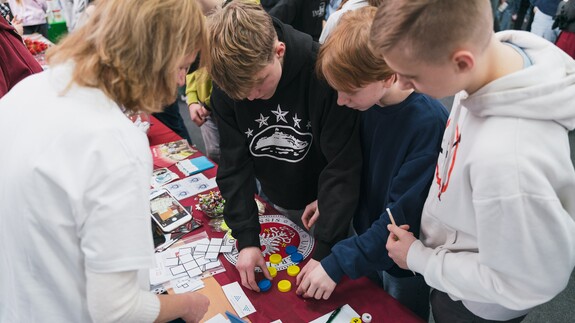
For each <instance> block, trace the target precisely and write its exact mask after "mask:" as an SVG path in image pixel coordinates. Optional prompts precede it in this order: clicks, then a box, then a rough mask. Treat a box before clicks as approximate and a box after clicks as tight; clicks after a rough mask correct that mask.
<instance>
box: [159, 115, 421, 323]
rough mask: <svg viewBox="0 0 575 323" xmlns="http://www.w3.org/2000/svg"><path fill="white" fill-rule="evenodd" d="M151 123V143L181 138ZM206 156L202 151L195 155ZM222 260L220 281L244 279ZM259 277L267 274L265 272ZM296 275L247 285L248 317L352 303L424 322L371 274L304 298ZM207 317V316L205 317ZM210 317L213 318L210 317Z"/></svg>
mask: <svg viewBox="0 0 575 323" xmlns="http://www.w3.org/2000/svg"><path fill="white" fill-rule="evenodd" d="M150 122H151V127H150V130H149V132H148V138H149V139H150V145H157V144H161V143H166V142H170V141H175V140H180V139H181V138H180V137H179V136H178V135H177V134H175V133H174V132H173V131H171V130H170V129H169V128H168V127H166V126H165V125H164V124H162V123H161V122H160V121H158V120H157V119H155V118H154V117H151V118H150ZM198 156H202V153H201V152H198V153H196V154H195V155H193V156H191V158H193V157H198ZM169 168H170V170H171V171H174V172H176V173H178V174H179V175H180V176H183V174H181V173H180V172H179V170H178V169H177V167H175V166H171V167H169ZM216 172H217V166H216V167H215V168H212V169H209V170H206V171H204V172H203V174H204V175H205V176H206V177H208V178H212V177H215V176H216ZM180 202H181V203H182V205H184V206H192V205H194V204H195V203H196V201H195V200H194V198H193V197H191V198H187V199H185V200H181V201H180ZM192 209H193V216H194V218H196V219H200V220H202V221H203V223H204V226H203V227H202V228H200V229H198V230H205V231H206V233H207V234H208V236H209V237H210V238H221V237H223V235H224V233H221V232H212V230H211V228H210V227H209V226H208V225H207V223H208V222H209V218H208V217H206V216H205V215H204V213H203V212H200V211H198V210H195V208H192ZM264 214H280V213H279V212H277V211H276V210H274V209H273V208H272V207H271V206H269V205H266V209H265V212H264ZM197 232H198V231H197V230H196V231H193V232H192V233H190V234H195V233H197ZM220 260H221V262H222V264H223V266H224V267H225V269H226V271H225V272H224V273H221V274H217V275H215V276H214V278H215V279H216V281H217V282H218V283H219V284H220V285H226V284H229V283H232V282H236V281H237V282H240V281H241V279H240V276H239V274H238V272H237V270H236V269H235V267H234V266H233V265H232V264H230V263H229V262H228V261H227V260H226V259H225V258H224V257H223V256H220ZM306 263H307V260H306V261H304V262H303V263H301V264H300V267H301V268H303V266H304V265H305V264H306ZM258 277H261V278H263V275H262V274H259V276H258ZM282 279H288V280H289V281H291V282H292V285H293V287H292V291H290V292H287V293H282V292H279V291H278V290H277V288H276V286H275V284H276V283H277V282H278V281H280V280H282ZM295 289H296V287H295V277H290V276H288V275H287V272H286V271H285V270H284V271H280V272H278V274H277V276H276V277H275V278H274V281H273V285H272V289H271V290H270V291H268V292H265V293H256V292H253V291H251V290H248V289H246V288H243V290H244V292H245V293H246V295H247V296H248V298H249V299H250V301H251V302H252V304H253V305H254V306H255V308H256V310H257V312H255V313H253V314H250V315H248V316H247V318H248V319H249V320H250V321H251V322H254V323H258V322H262V323H263V322H265V323H269V322H272V321H274V320H277V319H281V320H282V322H284V323H288V322H309V321H312V320H314V319H316V318H318V317H320V316H322V315H324V314H326V313H328V312H330V311H333V310H334V309H336V308H337V307H339V306H341V305H345V304H349V305H350V306H351V307H352V308H353V309H354V310H355V311H356V312H357V313H359V314H360V315H361V314H362V313H370V314H371V315H372V317H373V321H372V322H378V323H379V322H383V323H385V322H402V323H403V322H405V323H409V322H424V321H423V320H421V319H420V318H419V317H418V316H416V315H415V314H413V312H411V311H410V310H409V309H407V308H406V307H404V306H403V305H401V304H400V303H399V302H398V301H397V300H395V299H394V298H392V297H391V296H389V295H388V294H387V293H386V292H385V291H384V290H383V289H382V288H381V287H380V286H377V285H376V284H375V283H374V282H372V281H371V280H369V279H367V278H365V277H364V278H360V279H355V280H351V279H349V278H347V277H344V278H343V279H342V281H341V282H340V283H339V284H338V285H337V287H336V289H335V290H334V292H333V293H332V295H331V297H330V298H329V300H319V301H318V300H315V299H304V298H302V297H299V296H297V295H296V293H295ZM205 319H206V318H205ZM207 319H209V318H207Z"/></svg>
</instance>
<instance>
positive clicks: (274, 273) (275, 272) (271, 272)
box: [268, 267, 278, 278]
mask: <svg viewBox="0 0 575 323" xmlns="http://www.w3.org/2000/svg"><path fill="white" fill-rule="evenodd" d="M268 271H269V272H270V276H272V278H273V277H275V276H277V274H278V270H277V269H276V268H275V267H268Z"/></svg>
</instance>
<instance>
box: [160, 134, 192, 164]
mask: <svg viewBox="0 0 575 323" xmlns="http://www.w3.org/2000/svg"><path fill="white" fill-rule="evenodd" d="M150 149H151V150H152V157H153V158H154V165H156V166H157V167H169V166H172V165H173V164H175V163H177V162H179V161H180V160H184V159H186V158H188V157H190V156H191V155H193V154H195V153H196V152H197V150H196V149H194V148H192V147H190V145H189V144H188V142H187V141H186V140H185V139H182V140H178V141H172V142H167V143H164V144H160V145H155V146H152V147H150Z"/></svg>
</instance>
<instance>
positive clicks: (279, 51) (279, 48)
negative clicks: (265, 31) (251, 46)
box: [275, 41, 286, 59]
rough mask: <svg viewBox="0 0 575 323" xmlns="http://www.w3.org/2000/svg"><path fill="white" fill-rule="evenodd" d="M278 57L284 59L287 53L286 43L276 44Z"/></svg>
mask: <svg viewBox="0 0 575 323" xmlns="http://www.w3.org/2000/svg"><path fill="white" fill-rule="evenodd" d="M275 50H276V55H278V59H281V58H282V57H284V55H285V53H286V44H285V43H284V42H281V41H278V42H276V48H275Z"/></svg>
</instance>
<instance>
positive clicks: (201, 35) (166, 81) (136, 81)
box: [48, 0, 207, 112]
mask: <svg viewBox="0 0 575 323" xmlns="http://www.w3.org/2000/svg"><path fill="white" fill-rule="evenodd" d="M206 43H207V38H206V27H205V21H204V16H203V15H202V12H201V11H200V9H199V8H198V5H197V4H196V0H113V1H112V0H106V1H96V7H95V10H94V13H93V14H92V15H91V16H90V18H89V19H88V21H87V22H86V24H85V25H84V26H82V27H81V28H80V29H78V30H75V31H74V32H73V33H70V35H68V36H67V37H66V38H64V39H63V40H62V41H61V42H60V44H59V45H57V46H55V47H54V48H52V49H51V50H50V51H49V53H48V61H49V63H50V64H58V63H64V62H67V61H70V60H71V61H73V62H74V63H75V69H74V72H73V75H72V82H73V83H77V84H78V85H80V86H87V87H93V88H98V89H100V90H102V91H103V92H104V93H105V94H106V95H107V96H108V97H110V98H111V99H112V100H114V101H115V102H116V103H118V104H120V105H122V106H123V107H124V108H126V109H127V110H129V111H145V112H159V111H161V110H162V108H163V107H164V106H165V105H167V104H169V103H171V102H173V101H174V100H175V98H176V94H177V88H178V84H177V82H178V80H177V72H178V67H179V64H181V60H182V59H183V58H184V57H185V56H187V55H193V54H195V53H197V52H198V51H199V50H202V49H203V48H205V46H206Z"/></svg>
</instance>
